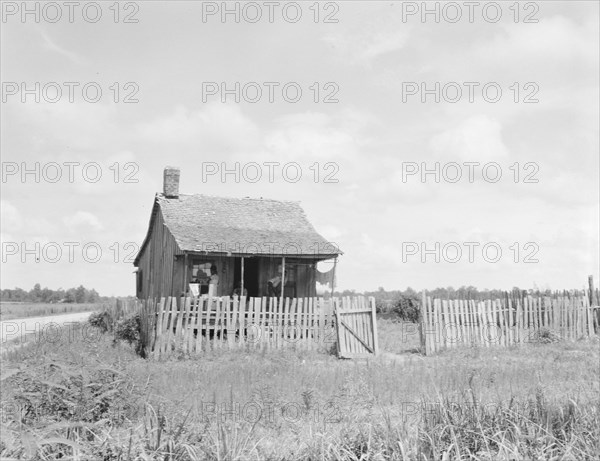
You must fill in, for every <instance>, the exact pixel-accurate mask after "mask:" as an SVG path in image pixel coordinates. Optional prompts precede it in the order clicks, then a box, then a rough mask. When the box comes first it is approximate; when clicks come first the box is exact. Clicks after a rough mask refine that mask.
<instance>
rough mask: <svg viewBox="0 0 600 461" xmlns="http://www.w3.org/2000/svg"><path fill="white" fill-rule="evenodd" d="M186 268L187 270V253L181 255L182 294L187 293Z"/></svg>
mask: <svg viewBox="0 0 600 461" xmlns="http://www.w3.org/2000/svg"><path fill="white" fill-rule="evenodd" d="M187 270H188V255H187V253H184V255H183V296H186V295H187Z"/></svg>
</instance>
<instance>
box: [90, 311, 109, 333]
mask: <svg viewBox="0 0 600 461" xmlns="http://www.w3.org/2000/svg"><path fill="white" fill-rule="evenodd" d="M88 323H89V324H90V325H91V326H93V327H96V328H98V329H99V330H100V331H101V332H102V333H106V332H107V331H110V330H111V326H112V323H113V321H112V317H111V315H110V313H109V312H108V311H103V312H94V313H92V314H91V315H90V317H89V319H88Z"/></svg>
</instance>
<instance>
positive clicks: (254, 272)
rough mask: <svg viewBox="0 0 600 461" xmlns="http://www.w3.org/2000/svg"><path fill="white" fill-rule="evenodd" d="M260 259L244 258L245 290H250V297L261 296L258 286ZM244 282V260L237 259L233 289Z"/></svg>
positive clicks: (234, 267) (234, 268)
mask: <svg viewBox="0 0 600 461" xmlns="http://www.w3.org/2000/svg"><path fill="white" fill-rule="evenodd" d="M258 266H259V264H258V258H244V289H246V290H248V296H249V297H258V296H260V289H259V286H258ZM241 280H242V258H235V263H234V266H233V288H234V289H235V288H236V287H237V286H238V285H239V284H240V282H241Z"/></svg>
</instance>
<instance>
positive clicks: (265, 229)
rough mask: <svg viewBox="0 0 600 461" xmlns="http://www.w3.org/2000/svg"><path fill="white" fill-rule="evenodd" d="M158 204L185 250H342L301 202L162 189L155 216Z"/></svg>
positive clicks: (323, 253) (325, 253)
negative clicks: (315, 224)
mask: <svg viewBox="0 0 600 461" xmlns="http://www.w3.org/2000/svg"><path fill="white" fill-rule="evenodd" d="M158 208H159V209H160V210H161V211H162V215H163V218H164V222H165V225H166V226H167V227H168V229H169V231H170V232H171V234H172V235H173V237H174V238H175V240H176V242H177V245H178V246H179V248H180V250H181V251H189V252H206V253H226V254H236V255H244V254H247V255H250V254H252V255H265V256H266V255H285V256H315V257H317V258H319V259H326V258H327V257H332V256H336V255H338V254H342V252H341V251H340V250H339V248H337V246H336V245H335V244H333V243H332V242H328V241H327V240H325V239H324V238H323V237H322V236H321V235H319V234H318V233H317V231H316V230H315V228H314V227H313V226H312V225H311V224H310V222H309V221H308V219H307V218H306V215H305V214H304V211H303V210H302V208H301V207H300V204H299V203H298V202H289V201H279V200H267V199H251V198H242V199H238V198H230V197H211V196H207V195H201V194H194V195H185V194H180V195H179V196H178V197H177V198H167V197H165V196H164V195H163V194H156V200H155V204H154V210H153V216H154V214H155V213H156V211H157V209H158ZM151 227H152V223H151V225H150V229H151ZM150 229H149V231H148V232H149V233H150V231H151V230H150ZM149 237H150V235H149V234H148V235H147V236H146V240H145V241H144V244H143V245H142V248H141V249H140V254H141V252H142V251H143V248H144V246H145V244H146V242H147V241H148V240H149ZM136 262H137V261H136Z"/></svg>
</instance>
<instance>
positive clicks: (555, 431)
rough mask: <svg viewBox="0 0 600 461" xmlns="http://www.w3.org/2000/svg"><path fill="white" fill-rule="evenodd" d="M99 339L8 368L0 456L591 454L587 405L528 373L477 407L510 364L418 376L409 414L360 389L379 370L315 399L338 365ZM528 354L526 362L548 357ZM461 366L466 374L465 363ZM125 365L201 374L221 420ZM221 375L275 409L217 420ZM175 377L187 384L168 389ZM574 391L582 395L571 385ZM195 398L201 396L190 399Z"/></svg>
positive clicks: (592, 432) (114, 459)
mask: <svg viewBox="0 0 600 461" xmlns="http://www.w3.org/2000/svg"><path fill="white" fill-rule="evenodd" d="M111 341H112V337H110V336H109V335H105V336H104V337H103V339H102V338H100V340H99V342H98V343H93V344H88V343H86V344H69V346H68V347H67V346H65V347H62V348H61V347H59V346H52V347H50V346H45V348H41V346H40V350H35V351H32V352H31V353H26V351H23V352H22V353H20V355H18V356H16V355H15V356H14V357H13V360H17V361H18V362H20V365H21V366H20V371H19V372H18V373H16V374H13V375H11V376H8V377H7V378H6V379H4V380H3V381H2V389H3V392H2V431H1V432H2V436H1V439H0V457H2V458H13V459H39V460H44V461H45V460H58V459H61V460H67V459H71V460H103V461H120V460H172V461H175V460H177V461H188V460H189V461H195V460H204V459H207V460H215V461H221V460H223V461H238V460H240V461H241V460H248V459H250V460H254V459H256V460H259V459H260V460H278V461H280V460H303V459H311V460H340V459H344V460H355V461H358V460H367V459H369V460H387V459H390V460H454V459H458V460H480V461H491V460H524V459H536V460H537V459H577V460H586V459H595V457H596V454H597V453H598V452H600V442H599V440H600V404H599V403H598V401H597V400H592V399H590V398H589V397H586V396H589V393H584V392H583V391H582V392H580V393H578V392H570V393H565V394H557V393H549V392H548V388H549V387H550V386H552V385H554V384H555V383H554V382H549V381H548V378H546V381H545V382H544V380H543V378H542V377H541V375H540V377H539V378H536V379H537V380H538V382H537V383H534V385H533V386H532V388H531V391H528V392H526V393H523V392H521V393H518V394H517V393H516V392H515V393H514V394H512V397H510V398H508V399H506V398H501V397H498V398H497V399H492V398H490V389H493V388H494V386H496V385H497V384H496V382H495V379H496V378H494V379H492V375H493V373H496V370H497V368H498V367H500V366H503V367H504V369H509V367H510V366H513V365H510V364H504V365H501V364H491V365H489V367H488V369H487V372H486V373H482V372H480V371H477V370H474V374H473V376H471V378H469V379H466V380H465V381H461V382H458V383H454V384H453V383H452V381H450V380H451V379H454V377H453V375H452V376H450V375H449V372H448V371H447V370H446V369H443V368H441V367H437V368H435V369H432V370H433V371H432V375H431V383H430V384H429V385H428V386H429V388H431V387H432V386H433V387H434V388H435V392H433V393H431V392H429V393H428V389H427V388H425V386H423V388H422V389H418V390H417V391H416V392H415V395H421V400H420V401H418V400H414V398H411V399H412V400H413V401H414V402H413V403H411V404H410V405H404V406H402V405H401V404H402V402H399V401H398V400H397V398H396V397H394V396H393V395H392V394H390V396H389V397H386V398H382V393H381V391H382V389H381V388H378V387H376V386H374V385H373V383H374V382H373V381H370V380H369V375H371V374H374V373H380V374H381V373H386V372H385V369H384V368H380V367H379V366H371V367H363V368H360V369H359V368H358V366H356V367H355V368H351V369H347V368H343V369H344V370H345V371H346V372H345V373H339V376H340V381H339V382H338V383H336V384H335V390H334V392H333V393H331V394H329V393H324V392H323V390H322V388H320V387H319V383H320V382H325V381H323V380H322V379H321V380H320V381H319V380H318V379H320V378H318V374H319V373H325V371H324V370H325V369H327V367H329V368H330V367H334V366H340V367H341V366H343V364H341V363H340V364H338V363H337V362H333V361H331V362H329V361H327V362H325V365H324V366H323V367H321V368H315V369H314V371H311V368H309V367H308V366H307V365H305V364H302V361H299V360H296V362H298V363H299V364H298V365H293V364H292V361H293V359H294V358H293V357H290V356H285V355H282V354H279V355H276V354H273V355H269V354H265V355H264V357H254V356H250V355H248V356H241V355H239V354H238V355H231V354H230V355H222V356H219V355H215V356H214V357H212V358H211V359H210V360H212V362H211V361H209V359H205V360H198V361H188V362H186V363H184V364H180V365H178V364H164V363H163V364H157V363H153V362H150V361H144V360H142V359H140V358H138V357H136V356H135V354H134V353H133V351H131V350H129V348H128V346H125V345H119V344H117V345H111ZM535 347H536V348H538V349H535V350H536V351H537V350H541V349H539V348H542V347H555V346H554V345H547V346H546V345H536V346H535ZM120 348H121V349H120ZM467 353H469V354H474V352H473V351H468V352H458V351H457V352H454V353H453V354H454V355H452V353H450V352H449V353H448V354H447V355H446V356H445V358H444V360H451V359H453V360H464V359H465V357H466V356H464V354H467ZM505 353H506V354H509V352H505ZM215 354H216V353H215ZM461 354H462V355H461ZM307 360H310V358H307ZM470 360H471V361H470V362H468V363H469V366H470V367H475V366H476V365H474V364H475V363H479V362H475V361H474V360H473V359H470ZM476 360H480V359H476ZM246 361H250V365H249V366H248V365H245V364H244V363H245V362H246ZM226 362H229V363H226ZM496 363H497V362H496ZM555 363H556V364H559V363H560V362H555ZM346 365H351V364H346ZM169 366H171V368H169ZM293 366H297V367H298V370H301V371H299V372H297V374H296V375H295V376H296V380H295V381H291V382H289V383H288V384H287V386H286V387H283V386H282V384H281V383H282V381H278V380H280V379H281V376H280V375H281V374H282V373H283V374H285V373H288V372H290V371H293V370H294V369H293V368H292V367H293ZM423 366H425V365H423ZM477 366H479V365H477ZM553 366H558V365H553ZM134 367H140V368H143V369H145V370H152V372H154V373H158V374H161V375H164V374H165V373H168V372H169V370H173V369H174V368H173V367H177V369H179V368H182V367H184V368H191V367H201V368H200V369H201V370H202V373H213V374H212V378H211V379H217V380H219V382H221V387H223V384H225V381H228V382H227V392H228V393H229V394H228V395H227V396H225V400H227V406H225V407H221V408H225V411H222V412H218V411H212V412H204V413H200V414H198V412H197V411H196V410H197V408H194V407H193V406H191V405H190V404H189V400H188V399H185V398H183V396H182V398H181V400H178V401H177V402H173V401H172V397H173V395H178V394H180V393H181V392H180V391H179V389H180V388H181V389H185V386H188V391H189V392H190V393H191V395H194V394H198V393H201V392H203V388H202V386H203V385H206V383H207V382H209V381H208V380H206V381H198V379H197V377H196V378H195V379H194V380H192V379H191V378H189V377H188V378H185V376H186V375H183V374H177V375H176V374H170V375H169V376H168V380H169V383H170V385H171V387H174V386H178V387H177V390H176V391H175V392H174V393H173V394H168V393H167V392H166V391H167V389H166V388H164V389H163V388H162V387H160V386H159V387H153V384H156V383H150V382H147V381H141V380H140V379H139V376H138V378H135V376H136V375H135V374H134V373H133V372H132V368H134ZM252 370H254V371H252ZM361 370H362V371H361ZM278 373H279V374H278ZM436 373H439V375H437V374H436ZM477 373H479V374H477ZM414 374H415V370H413V374H409V373H402V372H400V373H399V374H397V375H396V377H397V381H396V382H392V383H390V386H394V387H397V386H398V385H399V383H400V382H399V380H401V379H404V380H412V381H414V382H420V381H418V380H419V379H420V378H419V376H415V375H414ZM488 375H489V376H488ZM152 376H155V375H152ZM190 376H195V375H190ZM198 376H200V375H198ZM331 376H333V375H331V374H327V375H326V378H327V379H330V378H331ZM385 376H388V375H385ZM389 376H390V377H391V376H393V375H391V374H390V375H389ZM582 376H586V375H582ZM590 376H592V375H590ZM234 377H237V379H238V380H239V381H240V382H241V385H243V386H248V387H249V389H248V390H247V393H248V396H249V398H248V401H249V402H250V403H251V404H252V405H250V406H249V407H248V408H261V409H270V408H274V409H275V410H274V411H264V412H263V413H259V414H258V415H257V414H255V413H252V414H251V415H246V416H248V417H246V418H244V417H243V415H244V414H245V413H244V412H243V410H241V411H240V412H237V413H236V412H235V411H233V412H232V411H229V410H230V409H232V408H234V400H235V399H234V397H236V396H237V397H238V399H239V400H243V399H242V398H241V396H239V395H237V394H236V392H237V391H238V389H239V387H233V385H232V384H233V380H234V379H235V378H234ZM298 377H304V379H298ZM184 379H188V381H185V382H183V383H180V382H179V381H180V380H184ZM207 379H208V378H207ZM293 379H294V378H293V377H292V380H293ZM336 379H337V378H336ZM229 381H231V382H229ZM340 383H341V384H340ZM377 383H379V381H377ZM581 385H582V386H586V385H588V384H587V383H584V382H583V381H582V382H581ZM230 386H231V387H230ZM591 386H592V387H591V390H595V389H597V385H594V384H591ZM594 386H596V387H594ZM160 389H162V391H161V392H159V395H156V391H157V390H160ZM153 391H154V392H153ZM431 394H433V395H436V397H433V398H432V397H431ZM223 397H224V395H223V394H217V393H216V392H215V393H214V395H213V396H212V399H211V398H210V397H209V399H211V400H212V401H211V402H209V403H212V404H214V405H220V403H219V401H220V399H221V400H222V399H223ZM203 398H204V399H206V395H204V396H202V395H201V396H200V397H199V401H200V402H201V401H202V399H203ZM244 398H245V397H244ZM393 398H395V399H396V400H393ZM286 402H294V405H293V406H288V407H287V408H289V409H290V410H292V409H296V410H297V413H295V412H292V413H289V412H288V413H287V414H286V413H285V411H282V409H284V408H286ZM404 403H406V402H404ZM240 416H242V417H240Z"/></svg>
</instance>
